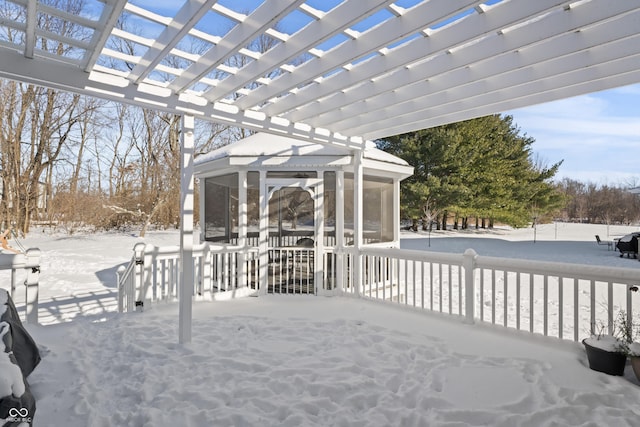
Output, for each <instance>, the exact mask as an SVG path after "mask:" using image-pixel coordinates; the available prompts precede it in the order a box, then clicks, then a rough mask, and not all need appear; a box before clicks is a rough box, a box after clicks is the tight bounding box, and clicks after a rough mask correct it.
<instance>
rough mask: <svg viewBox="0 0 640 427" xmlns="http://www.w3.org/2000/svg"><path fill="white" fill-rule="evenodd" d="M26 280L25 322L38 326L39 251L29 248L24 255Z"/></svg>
mask: <svg viewBox="0 0 640 427" xmlns="http://www.w3.org/2000/svg"><path fill="white" fill-rule="evenodd" d="M26 257H27V262H26V264H25V269H26V270H27V278H26V279H25V281H24V285H25V299H26V301H25V302H26V311H27V313H26V321H27V323H30V324H33V325H37V324H38V281H39V278H40V249H38V248H31V249H28V250H27V253H26Z"/></svg>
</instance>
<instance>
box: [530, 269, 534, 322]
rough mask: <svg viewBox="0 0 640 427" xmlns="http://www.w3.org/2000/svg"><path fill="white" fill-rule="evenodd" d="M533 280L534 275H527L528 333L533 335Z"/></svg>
mask: <svg viewBox="0 0 640 427" xmlns="http://www.w3.org/2000/svg"><path fill="white" fill-rule="evenodd" d="M534 278H535V274H529V332H531V333H533V330H534V323H533V322H534V317H535V316H534V309H533V306H534V303H535V300H534V299H533V298H534V296H535V295H534V290H533V281H534V280H533V279H534Z"/></svg>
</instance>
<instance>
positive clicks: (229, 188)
mask: <svg viewBox="0 0 640 427" xmlns="http://www.w3.org/2000/svg"><path fill="white" fill-rule="evenodd" d="M204 204H205V206H204V240H205V241H208V242H218V243H237V239H238V174H237V173H231V174H227V175H221V176H216V177H209V178H205V180H204Z"/></svg>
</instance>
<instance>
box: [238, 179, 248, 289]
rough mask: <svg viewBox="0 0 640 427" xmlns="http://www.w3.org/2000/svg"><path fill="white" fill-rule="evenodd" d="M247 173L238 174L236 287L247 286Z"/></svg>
mask: <svg viewBox="0 0 640 427" xmlns="http://www.w3.org/2000/svg"><path fill="white" fill-rule="evenodd" d="M247 218H248V215H247V171H246V170H242V171H240V172H239V173H238V246H240V247H241V248H242V249H241V250H240V252H239V253H238V271H237V276H238V279H237V280H238V287H241V286H245V285H246V284H247V265H246V254H247Z"/></svg>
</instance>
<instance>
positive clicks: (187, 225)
mask: <svg viewBox="0 0 640 427" xmlns="http://www.w3.org/2000/svg"><path fill="white" fill-rule="evenodd" d="M193 130H194V118H193V116H189V115H184V116H182V132H181V139H182V141H181V144H180V282H179V286H180V293H179V298H180V302H179V322H178V339H179V342H180V344H187V343H189V342H191V319H192V303H193V280H194V274H193V209H194V207H193V206H194V203H193V194H194V179H193V154H194V142H193V141H194V138H193Z"/></svg>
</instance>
